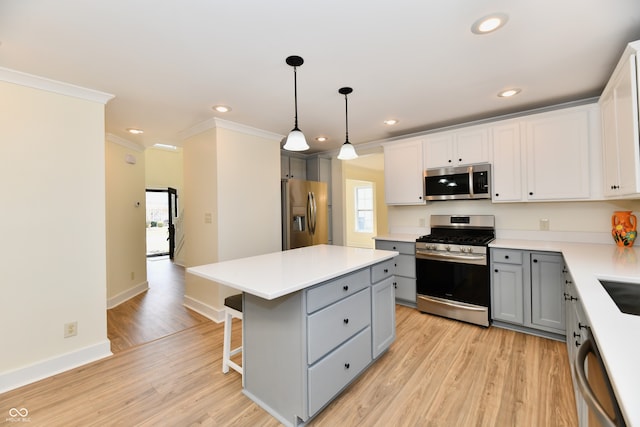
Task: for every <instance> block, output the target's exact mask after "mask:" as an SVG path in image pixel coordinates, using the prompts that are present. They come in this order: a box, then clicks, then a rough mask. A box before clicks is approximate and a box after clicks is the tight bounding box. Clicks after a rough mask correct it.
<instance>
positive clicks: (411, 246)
mask: <svg viewBox="0 0 640 427" xmlns="http://www.w3.org/2000/svg"><path fill="white" fill-rule="evenodd" d="M376 249H382V250H385V251H398V252H400V253H401V254H405V255H415V254H416V243H415V242H397V241H392V240H376Z"/></svg>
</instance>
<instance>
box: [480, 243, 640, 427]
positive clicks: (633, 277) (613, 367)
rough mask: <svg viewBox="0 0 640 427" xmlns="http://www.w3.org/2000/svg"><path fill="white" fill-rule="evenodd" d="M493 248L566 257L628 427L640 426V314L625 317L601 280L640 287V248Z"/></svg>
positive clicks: (527, 245)
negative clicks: (542, 252)
mask: <svg viewBox="0 0 640 427" xmlns="http://www.w3.org/2000/svg"><path fill="white" fill-rule="evenodd" d="M490 246H491V247H498V248H511V249H523V250H534V251H553V252H561V253H562V255H563V256H564V260H565V263H566V265H567V268H568V269H569V271H570V273H571V277H572V278H573V281H574V283H575V286H576V289H577V291H578V297H579V298H580V299H581V302H582V306H583V307H584V311H585V314H586V316H587V318H588V323H589V326H590V327H591V331H592V332H593V334H594V336H595V339H596V342H597V345H598V350H600V354H601V356H602V359H603V361H604V364H605V366H606V369H607V373H608V375H609V379H610V380H611V383H612V385H613V388H614V392H615V394H616V397H617V400H618V404H619V405H620V408H621V409H622V413H623V415H624V418H625V420H626V422H627V425H629V426H640V397H639V396H640V362H639V361H640V339H639V337H640V316H634V315H631V314H625V313H622V312H621V311H620V310H619V309H618V307H617V306H616V305H615V303H614V302H613V300H612V299H611V298H610V297H609V295H608V294H607V292H606V291H605V290H604V288H603V287H602V285H600V282H599V281H598V279H609V280H618V281H622V282H632V283H637V284H638V286H640V247H632V248H619V247H617V246H616V245H615V244H613V243H611V244H589V243H567V242H548V241H528V240H505V239H496V240H494V241H493V242H491V244H490Z"/></svg>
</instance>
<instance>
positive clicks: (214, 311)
mask: <svg viewBox="0 0 640 427" xmlns="http://www.w3.org/2000/svg"><path fill="white" fill-rule="evenodd" d="M182 305H184V306H185V307H187V308H188V309H191V310H193V311H195V312H196V313H200V314H202V315H203V316H204V317H206V318H208V319H211V320H213V321H214V322H216V323H220V322H224V309H218V308H215V307H211V306H210V305H208V304H205V303H203V302H202V301H198V300H197V299H194V298H191V297H188V296H186V295H185V296H184V300H183V302H182Z"/></svg>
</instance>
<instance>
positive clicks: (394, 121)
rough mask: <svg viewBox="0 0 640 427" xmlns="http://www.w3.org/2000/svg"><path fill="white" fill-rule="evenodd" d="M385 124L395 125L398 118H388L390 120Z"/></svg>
mask: <svg viewBox="0 0 640 427" xmlns="http://www.w3.org/2000/svg"><path fill="white" fill-rule="evenodd" d="M384 124H385V125H389V126H393V125H396V124H398V120H396V119H388V120H385V121H384Z"/></svg>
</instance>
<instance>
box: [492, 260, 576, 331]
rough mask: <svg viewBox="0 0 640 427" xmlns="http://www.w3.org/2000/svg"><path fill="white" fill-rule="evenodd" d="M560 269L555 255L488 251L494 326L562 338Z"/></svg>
mask: <svg viewBox="0 0 640 427" xmlns="http://www.w3.org/2000/svg"><path fill="white" fill-rule="evenodd" d="M563 269H564V260H563V258H562V255H560V254H558V253H553V252H532V251H523V250H516V249H500V248H491V316H492V319H493V320H494V323H496V322H498V323H499V322H506V323H507V324H511V325H518V326H522V327H523V329H525V330H527V329H530V330H536V331H544V332H549V333H551V334H554V335H564V334H565V308H564V276H563Z"/></svg>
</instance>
